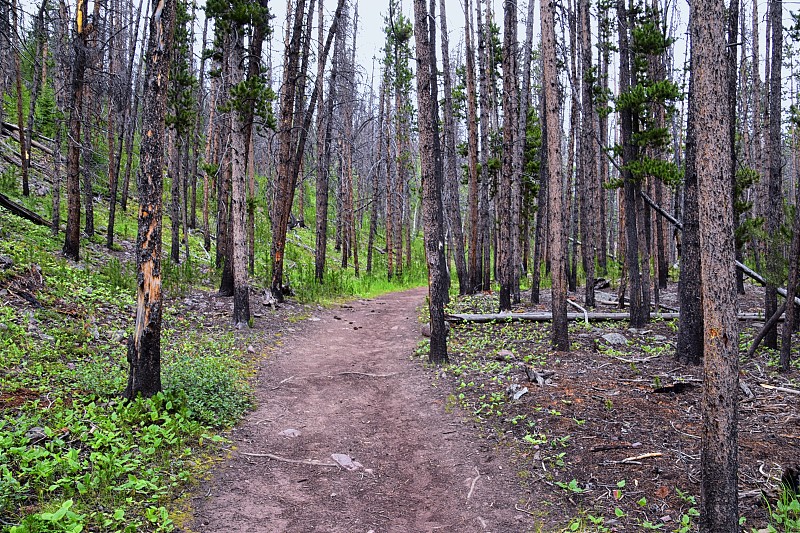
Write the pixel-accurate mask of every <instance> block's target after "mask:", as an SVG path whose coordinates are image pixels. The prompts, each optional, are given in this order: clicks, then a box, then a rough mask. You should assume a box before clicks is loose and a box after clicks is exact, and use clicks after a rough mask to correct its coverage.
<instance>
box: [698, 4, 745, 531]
mask: <svg viewBox="0 0 800 533" xmlns="http://www.w3.org/2000/svg"><path fill="white" fill-rule="evenodd" d="M724 10H725V6H724V3H723V1H722V0H696V1H695V2H694V3H693V4H692V11H691V15H690V16H691V23H690V34H691V38H692V49H691V54H692V67H693V68H692V79H693V84H694V86H693V92H694V94H693V103H692V107H691V108H690V113H692V114H693V115H694V120H695V124H694V127H695V140H696V144H695V149H696V154H695V168H696V172H697V179H698V191H699V196H700V198H699V204H700V250H701V253H700V261H701V294H702V299H703V304H702V305H703V322H704V326H703V333H704V336H705V357H704V367H703V398H702V400H701V405H702V415H703V428H702V431H701V457H700V461H701V471H702V485H701V496H700V505H701V508H700V531H701V532H703V533H711V532H715V533H716V532H721V531H730V532H734V531H739V512H738V491H737V481H738V480H737V439H736V437H737V436H736V403H737V400H736V398H737V396H736V391H738V390H739V370H738V357H739V329H738V322H737V318H736V292H735V291H736V287H735V272H734V268H733V265H732V263H731V258H732V257H733V256H734V250H735V245H734V242H733V241H734V239H733V205H732V203H731V200H732V198H733V196H732V191H731V186H732V180H731V176H730V172H731V166H730V157H731V155H730V142H729V139H728V133H729V132H728V120H729V115H728V109H727V99H726V98H725V96H726V92H727V91H728V88H727V86H726V84H725V80H726V75H727V72H726V57H725V56H726V54H725V48H726V43H725V31H724V16H723V13H724Z"/></svg>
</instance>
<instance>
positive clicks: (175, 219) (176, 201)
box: [167, 128, 182, 265]
mask: <svg viewBox="0 0 800 533" xmlns="http://www.w3.org/2000/svg"><path fill="white" fill-rule="evenodd" d="M181 142H182V140H181V139H179V138H178V131H177V129H175V128H170V131H169V141H168V147H167V153H168V154H169V158H168V163H167V169H168V170H167V175H168V176H169V181H170V202H171V203H170V222H171V224H170V227H171V230H172V232H171V239H170V251H169V257H170V260H171V261H172V263H173V264H176V265H177V264H178V263H180V262H181V240H180V228H181V208H180V204H181V194H180V179H181V174H182V172H181V155H180V148H179V146H178V145H179V143H181Z"/></svg>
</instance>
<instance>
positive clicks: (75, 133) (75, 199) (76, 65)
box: [63, 0, 86, 261]
mask: <svg viewBox="0 0 800 533" xmlns="http://www.w3.org/2000/svg"><path fill="white" fill-rule="evenodd" d="M75 20H76V34H75V37H74V39H73V49H74V54H75V55H74V59H73V63H72V81H71V88H70V102H69V136H68V138H69V149H68V154H67V229H66V232H65V238H64V249H63V251H64V255H65V256H67V257H68V258H70V259H73V260H75V261H77V260H78V259H79V256H80V233H81V228H80V225H81V189H80V187H81V186H80V171H81V159H80V158H81V144H80V143H81V109H82V107H83V90H84V87H83V86H84V76H85V73H86V27H85V26H84V21H85V20H86V3H85V0H79V1H78V4H77V6H76V8H75Z"/></svg>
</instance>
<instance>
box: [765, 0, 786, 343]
mask: <svg viewBox="0 0 800 533" xmlns="http://www.w3.org/2000/svg"><path fill="white" fill-rule="evenodd" d="M782 6H783V2H782V0H770V2H769V17H770V19H771V21H772V43H771V45H772V55H771V58H770V59H771V66H770V80H769V178H768V186H767V187H768V192H767V205H768V208H767V212H766V229H767V261H766V265H767V275H766V276H765V277H766V280H767V286H766V289H765V293H764V316H772V315H773V313H775V310H776V309H777V308H778V287H777V286H778V280H777V279H778V278H779V276H780V274H779V273H778V272H779V269H778V265H780V264H781V263H782V257H781V245H780V243H779V242H778V241H777V240H776V238H775V237H776V236H777V235H778V232H779V228H780V226H781V219H782V216H781V214H782V212H783V209H782V198H781V183H782V181H781V180H782V176H781V164H782V160H783V158H782V155H783V154H782V151H781V99H782V96H781V89H782V87H781V67H782V61H783V23H782V19H781V17H782V15H781V14H782V12H783V11H782V10H783V7H782ZM764 345H765V346H767V347H768V348H773V349H775V348H777V347H778V330H777V328H774V329H772V330H771V331H769V332H767V336H766V337H765V338H764Z"/></svg>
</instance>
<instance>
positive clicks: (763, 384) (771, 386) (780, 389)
mask: <svg viewBox="0 0 800 533" xmlns="http://www.w3.org/2000/svg"><path fill="white" fill-rule="evenodd" d="M760 385H761V386H762V387H764V388H765V389H769V390H774V391H778V392H786V393H789V394H800V390H795V389H788V388H786V387H776V386H774V385H767V384H766V383H760Z"/></svg>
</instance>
